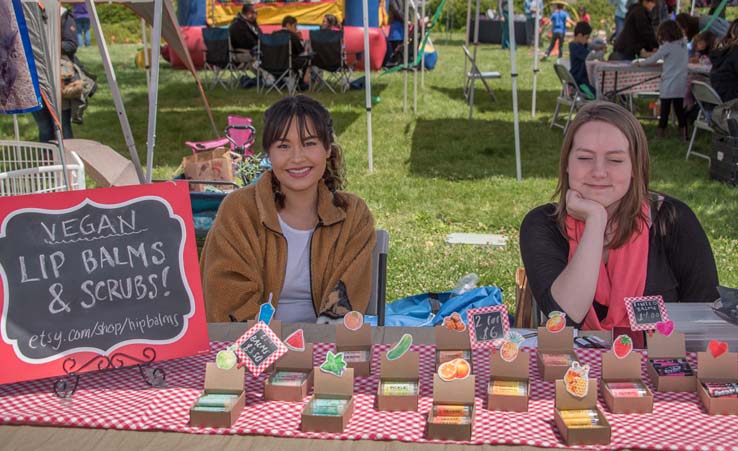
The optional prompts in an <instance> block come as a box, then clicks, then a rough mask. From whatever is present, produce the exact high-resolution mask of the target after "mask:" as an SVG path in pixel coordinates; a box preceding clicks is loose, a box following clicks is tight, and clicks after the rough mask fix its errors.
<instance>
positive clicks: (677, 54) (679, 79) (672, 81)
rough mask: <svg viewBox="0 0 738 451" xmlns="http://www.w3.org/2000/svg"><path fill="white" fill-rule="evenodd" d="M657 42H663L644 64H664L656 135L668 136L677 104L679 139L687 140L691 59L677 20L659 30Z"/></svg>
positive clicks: (663, 23) (670, 21)
mask: <svg viewBox="0 0 738 451" xmlns="http://www.w3.org/2000/svg"><path fill="white" fill-rule="evenodd" d="M656 40H657V41H658V42H659V49H658V50H657V51H656V53H654V54H653V55H651V56H649V57H648V58H646V59H645V60H643V61H642V62H641V63H640V64H642V65H649V64H655V63H656V62H657V61H658V60H663V61H664V64H663V66H662V68H661V87H660V88H659V98H660V99H661V115H660V117H659V128H658V129H657V130H656V136H658V137H659V138H663V137H665V136H666V126H667V124H668V122H669V113H670V112H671V107H672V105H673V106H674V112H675V113H676V117H677V121H678V122H679V139H680V140H682V141H686V140H687V137H688V134H687V122H686V117H685V113H684V95H685V93H686V92H687V62H688V60H689V53H688V51H687V40H686V39H685V38H684V33H683V32H682V29H681V28H680V27H679V25H678V24H677V23H676V22H674V21H673V20H667V21H665V22H662V23H661V25H659V28H658V30H656Z"/></svg>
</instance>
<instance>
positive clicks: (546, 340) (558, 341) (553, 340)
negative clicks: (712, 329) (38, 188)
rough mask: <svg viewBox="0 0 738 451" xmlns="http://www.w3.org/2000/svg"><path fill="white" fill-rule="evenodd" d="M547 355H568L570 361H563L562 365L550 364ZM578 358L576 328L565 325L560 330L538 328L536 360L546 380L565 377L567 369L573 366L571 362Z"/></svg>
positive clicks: (540, 372)
mask: <svg viewBox="0 0 738 451" xmlns="http://www.w3.org/2000/svg"><path fill="white" fill-rule="evenodd" d="M545 355H565V356H568V363H566V362H562V364H561V365H549V364H547V363H546V361H547V358H546V357H545ZM574 360H577V355H576V353H575V352H574V328H573V327H564V328H563V329H562V330H561V331H559V332H555V333H554V332H549V331H548V330H547V329H546V328H545V327H539V328H538V350H537V351H536V361H537V363H538V374H540V375H541V379H543V380H544V381H555V380H557V379H563V378H564V374H566V370H568V369H569V367H570V366H571V362H573V361H574Z"/></svg>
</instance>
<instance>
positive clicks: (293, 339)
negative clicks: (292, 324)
mask: <svg viewBox="0 0 738 451" xmlns="http://www.w3.org/2000/svg"><path fill="white" fill-rule="evenodd" d="M284 344H285V345H287V347H288V348H290V349H291V350H293V351H297V352H302V351H304V350H305V335H304V334H303V332H302V329H297V330H296V331H294V332H292V333H291V334H290V336H289V337H287V338H285V339H284Z"/></svg>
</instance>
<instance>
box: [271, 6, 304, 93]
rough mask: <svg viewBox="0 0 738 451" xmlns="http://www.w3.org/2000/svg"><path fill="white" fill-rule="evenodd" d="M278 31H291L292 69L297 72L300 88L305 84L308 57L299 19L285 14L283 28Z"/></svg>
mask: <svg viewBox="0 0 738 451" xmlns="http://www.w3.org/2000/svg"><path fill="white" fill-rule="evenodd" d="M276 33H289V35H290V45H291V46H292V70H294V71H295V72H297V75H298V80H299V81H300V88H301V89H304V88H305V87H306V86H305V81H304V78H305V72H306V68H307V64H308V58H307V57H306V56H305V55H303V53H305V44H303V42H302V36H301V35H300V32H299V31H298V30H297V19H296V18H295V17H293V16H285V18H284V19H282V29H281V30H279V31H277V32H276Z"/></svg>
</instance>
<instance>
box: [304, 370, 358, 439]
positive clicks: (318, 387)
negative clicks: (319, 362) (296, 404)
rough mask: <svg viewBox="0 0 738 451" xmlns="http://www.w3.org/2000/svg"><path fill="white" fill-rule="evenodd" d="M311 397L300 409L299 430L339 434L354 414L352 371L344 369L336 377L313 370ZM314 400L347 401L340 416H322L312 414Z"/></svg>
mask: <svg viewBox="0 0 738 451" xmlns="http://www.w3.org/2000/svg"><path fill="white" fill-rule="evenodd" d="M313 381H314V389H313V397H312V399H310V401H309V402H308V403H307V404H305V407H304V408H303V409H302V414H301V419H302V424H301V426H300V427H301V429H302V431H303V432H330V433H334V434H340V433H341V432H343V430H344V428H346V426H348V424H349V422H350V421H351V416H352V415H353V414H354V369H353V368H346V372H345V373H343V376H341V377H338V376H336V375H333V374H328V373H324V372H322V371H320V368H317V367H316V368H314V369H313ZM316 398H329V399H348V404H347V405H346V409H345V410H344V411H343V415H342V416H340V417H339V416H323V415H313V414H312V403H313V401H314V400H315V399H316Z"/></svg>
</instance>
